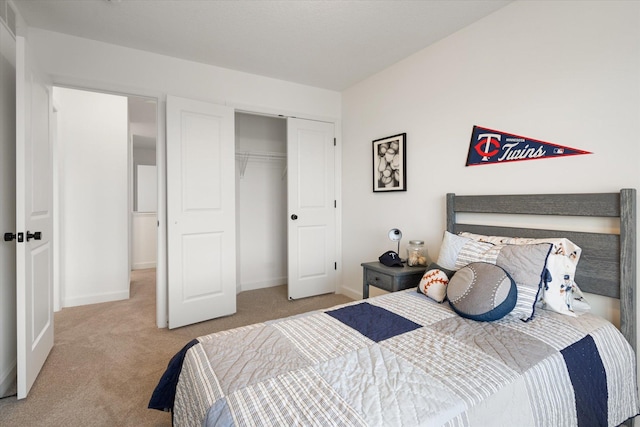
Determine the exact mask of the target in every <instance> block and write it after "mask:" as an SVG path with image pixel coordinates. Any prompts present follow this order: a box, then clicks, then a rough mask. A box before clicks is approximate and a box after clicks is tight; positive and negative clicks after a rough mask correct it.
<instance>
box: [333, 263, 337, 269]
mask: <svg viewBox="0 0 640 427" xmlns="http://www.w3.org/2000/svg"><path fill="white" fill-rule="evenodd" d="M333 269H334V270H337V269H338V263H337V262H334V263H333Z"/></svg>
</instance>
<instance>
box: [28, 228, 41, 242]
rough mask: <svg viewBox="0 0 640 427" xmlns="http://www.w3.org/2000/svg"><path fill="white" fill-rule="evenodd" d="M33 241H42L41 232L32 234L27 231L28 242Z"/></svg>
mask: <svg viewBox="0 0 640 427" xmlns="http://www.w3.org/2000/svg"><path fill="white" fill-rule="evenodd" d="M31 239H33V240H40V239H42V233H41V232H39V231H36V232H35V233H31V232H30V231H29V230H27V242H28V241H29V240H31Z"/></svg>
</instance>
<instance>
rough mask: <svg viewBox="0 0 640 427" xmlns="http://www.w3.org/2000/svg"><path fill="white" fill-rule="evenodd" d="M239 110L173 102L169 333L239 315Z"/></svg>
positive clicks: (170, 104) (169, 178)
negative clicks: (235, 114) (237, 292)
mask: <svg viewBox="0 0 640 427" xmlns="http://www.w3.org/2000/svg"><path fill="white" fill-rule="evenodd" d="M234 132H235V126H234V110H233V109H232V108H228V107H224V106H221V105H214V104H208V103H204V102H200V101H194V100H190V99H184V98H177V97H174V96H168V97H167V223H168V235H167V244H168V251H167V253H168V261H167V262H168V298H169V304H168V306H169V328H177V327H180V326H184V325H189V324H192V323H196V322H201V321H204V320H208V319H213V318H216V317H220V316H226V315H229V314H233V313H235V312H236V243H235V239H236V237H235V138H234Z"/></svg>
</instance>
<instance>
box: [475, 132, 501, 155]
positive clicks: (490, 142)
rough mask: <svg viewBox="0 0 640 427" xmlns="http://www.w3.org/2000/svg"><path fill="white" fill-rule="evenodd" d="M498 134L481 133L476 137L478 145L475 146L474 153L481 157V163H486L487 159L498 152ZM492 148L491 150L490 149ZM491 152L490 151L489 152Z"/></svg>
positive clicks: (499, 136)
mask: <svg viewBox="0 0 640 427" xmlns="http://www.w3.org/2000/svg"><path fill="white" fill-rule="evenodd" d="M501 137H502V135H500V134H498V133H481V134H479V135H478V143H477V144H476V145H475V147H474V148H475V150H476V153H478V154H479V155H481V156H482V161H483V162H486V161H488V160H489V157H491V156H495V155H496V154H498V152H499V151H500V138H501ZM492 146H493V147H494V149H493V150H491V147H492ZM489 150H491V151H489Z"/></svg>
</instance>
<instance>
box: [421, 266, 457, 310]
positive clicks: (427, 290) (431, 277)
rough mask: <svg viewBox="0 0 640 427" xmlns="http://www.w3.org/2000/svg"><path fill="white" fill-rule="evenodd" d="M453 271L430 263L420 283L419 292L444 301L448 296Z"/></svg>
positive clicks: (438, 300) (435, 299)
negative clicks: (448, 286)
mask: <svg viewBox="0 0 640 427" xmlns="http://www.w3.org/2000/svg"><path fill="white" fill-rule="evenodd" d="M453 273H454V272H453V271H451V270H447V269H446V268H442V267H440V266H439V265H438V264H436V263H431V264H429V267H427V270H426V271H425V272H424V274H423V275H422V279H421V280H420V284H419V285H418V292H420V293H423V294H425V295H426V296H428V297H429V298H431V299H432V300H434V301H437V302H442V301H444V299H445V298H446V297H447V284H448V283H449V278H450V277H451V276H452V275H453Z"/></svg>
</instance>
